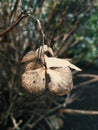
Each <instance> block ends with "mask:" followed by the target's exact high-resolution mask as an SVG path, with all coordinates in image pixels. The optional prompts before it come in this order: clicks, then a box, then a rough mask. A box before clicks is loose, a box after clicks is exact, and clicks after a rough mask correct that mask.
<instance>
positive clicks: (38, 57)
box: [22, 45, 81, 96]
mask: <svg viewBox="0 0 98 130" xmlns="http://www.w3.org/2000/svg"><path fill="white" fill-rule="evenodd" d="M45 52H48V53H50V54H51V56H53V51H52V49H51V48H50V47H48V46H47V45H44V46H41V47H40V48H38V49H37V50H36V51H35V52H34V51H32V52H29V53H27V54H26V55H25V56H24V57H23V59H22V62H28V61H29V63H28V64H27V66H26V69H25V72H24V73H23V75H22V86H23V87H24V88H25V89H26V90H27V91H29V92H30V93H33V94H40V93H42V92H44V91H45V90H46V88H48V90H49V91H50V92H52V93H54V94H56V95H58V96H62V95H65V94H68V93H70V91H71V90H72V88H73V80H72V72H71V68H72V69H75V70H77V71H81V69H80V68H78V67H76V66H75V65H73V64H72V63H70V62H69V61H68V60H67V59H60V58H56V57H47V56H46V55H45Z"/></svg>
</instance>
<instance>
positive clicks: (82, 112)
mask: <svg viewBox="0 0 98 130" xmlns="http://www.w3.org/2000/svg"><path fill="white" fill-rule="evenodd" d="M60 113H66V114H71V115H76V114H78V115H98V111H93V110H78V109H60Z"/></svg>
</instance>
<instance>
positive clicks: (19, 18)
mask: <svg viewBox="0 0 98 130" xmlns="http://www.w3.org/2000/svg"><path fill="white" fill-rule="evenodd" d="M27 16H28V14H27V13H26V12H23V13H21V14H20V16H19V17H18V18H17V19H16V20H15V21H14V22H13V23H12V24H11V25H10V26H9V27H7V28H6V29H4V30H3V31H1V32H0V37H2V36H3V35H4V34H6V33H8V32H9V31H11V30H12V29H13V28H14V27H15V26H16V25H18V24H19V22H20V21H21V20H22V19H23V18H25V17H27Z"/></svg>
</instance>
